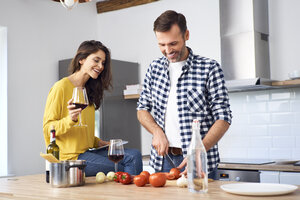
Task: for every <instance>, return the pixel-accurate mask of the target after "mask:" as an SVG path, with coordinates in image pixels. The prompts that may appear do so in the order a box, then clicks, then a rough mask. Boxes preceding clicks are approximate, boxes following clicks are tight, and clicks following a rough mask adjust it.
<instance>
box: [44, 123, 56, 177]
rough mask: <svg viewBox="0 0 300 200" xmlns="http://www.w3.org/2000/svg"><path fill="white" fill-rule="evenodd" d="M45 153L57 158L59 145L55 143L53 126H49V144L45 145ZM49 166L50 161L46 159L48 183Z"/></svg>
mask: <svg viewBox="0 0 300 200" xmlns="http://www.w3.org/2000/svg"><path fill="white" fill-rule="evenodd" d="M47 153H51V154H52V155H53V156H54V157H56V158H57V160H59V147H58V145H57V144H56V137H55V129H54V126H51V131H50V144H49V145H48V147H47ZM49 168H50V163H49V162H48V161H46V182H47V183H49V174H50V173H49Z"/></svg>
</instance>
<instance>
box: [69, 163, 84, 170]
mask: <svg viewBox="0 0 300 200" xmlns="http://www.w3.org/2000/svg"><path fill="white" fill-rule="evenodd" d="M75 167H78V168H79V169H81V170H84V168H85V167H86V164H82V165H69V166H66V171H69V170H70V168H75Z"/></svg>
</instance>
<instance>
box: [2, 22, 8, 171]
mask: <svg viewBox="0 0 300 200" xmlns="http://www.w3.org/2000/svg"><path fill="white" fill-rule="evenodd" d="M7 144H8V142H7V28H6V27H3V26H0V177H1V176H7V175H8V170H7Z"/></svg>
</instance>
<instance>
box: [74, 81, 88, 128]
mask: <svg viewBox="0 0 300 200" xmlns="http://www.w3.org/2000/svg"><path fill="white" fill-rule="evenodd" d="M72 99H73V101H72V104H73V105H75V106H76V108H81V109H82V110H83V109H85V108H86V107H87V106H88V105H89V100H88V97H87V93H86V89H85V87H75V88H74V89H73V97H72ZM82 110H81V112H82ZM81 112H80V113H79V123H78V125H76V126H87V125H85V124H82V123H81Z"/></svg>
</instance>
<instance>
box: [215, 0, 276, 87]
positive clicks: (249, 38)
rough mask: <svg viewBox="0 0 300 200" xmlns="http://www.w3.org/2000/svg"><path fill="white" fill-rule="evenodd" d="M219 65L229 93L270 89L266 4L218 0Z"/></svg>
mask: <svg viewBox="0 0 300 200" xmlns="http://www.w3.org/2000/svg"><path fill="white" fill-rule="evenodd" d="M219 5H220V35H221V65H222V68H223V71H224V76H225V80H226V86H227V88H228V90H229V91H244V90H256V89H264V88H268V87H271V82H272V81H271V80H270V59H269V41H268V36H269V23H268V0H242V1H241V0H226V1H224V0H219Z"/></svg>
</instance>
